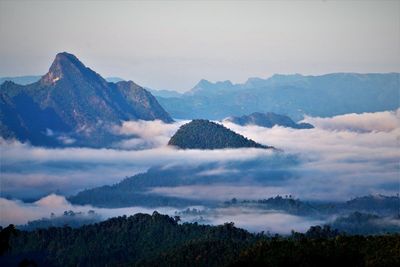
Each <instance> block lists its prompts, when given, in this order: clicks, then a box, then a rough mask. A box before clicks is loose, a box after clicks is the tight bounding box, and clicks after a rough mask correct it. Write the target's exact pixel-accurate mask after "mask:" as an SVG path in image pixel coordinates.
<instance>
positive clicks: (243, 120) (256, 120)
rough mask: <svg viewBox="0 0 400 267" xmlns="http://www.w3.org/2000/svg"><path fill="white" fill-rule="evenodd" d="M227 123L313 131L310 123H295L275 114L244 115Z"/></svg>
mask: <svg viewBox="0 0 400 267" xmlns="http://www.w3.org/2000/svg"><path fill="white" fill-rule="evenodd" d="M225 121H229V122H233V123H235V124H238V125H242V126H244V125H257V126H261V127H266V128H272V127H274V126H275V125H277V126H283V127H289V128H294V129H312V128H314V126H312V125H311V124H309V123H295V122H294V121H293V120H292V119H291V118H289V117H288V116H285V115H279V114H275V113H273V112H268V113H260V112H254V113H251V114H250V115H243V116H241V117H228V118H226V119H225Z"/></svg>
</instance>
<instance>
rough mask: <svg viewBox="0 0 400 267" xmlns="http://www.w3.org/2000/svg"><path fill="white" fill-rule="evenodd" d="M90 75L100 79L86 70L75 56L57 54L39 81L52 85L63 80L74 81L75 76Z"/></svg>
mask: <svg viewBox="0 0 400 267" xmlns="http://www.w3.org/2000/svg"><path fill="white" fill-rule="evenodd" d="M82 75H91V76H97V77H100V76H99V75H98V74H97V73H95V72H94V71H92V70H90V69H89V68H87V67H86V66H85V65H84V64H83V63H82V62H81V61H80V60H79V59H78V58H77V57H76V56H75V55H73V54H70V53H67V52H61V53H58V54H57V55H56V57H55V59H54V61H53V63H52V64H51V66H50V69H49V71H48V72H47V74H46V75H44V76H43V77H42V79H41V83H42V84H45V85H54V84H55V83H56V82H58V81H59V80H61V79H63V78H68V79H72V80H74V79H76V78H77V76H82Z"/></svg>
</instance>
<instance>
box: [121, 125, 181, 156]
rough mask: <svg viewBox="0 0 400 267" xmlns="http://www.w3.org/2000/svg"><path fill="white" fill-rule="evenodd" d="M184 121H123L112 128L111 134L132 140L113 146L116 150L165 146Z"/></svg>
mask: <svg viewBox="0 0 400 267" xmlns="http://www.w3.org/2000/svg"><path fill="white" fill-rule="evenodd" d="M184 123H186V121H177V122H174V123H164V122H162V121H160V120H155V121H143V120H138V121H125V122H123V123H122V125H121V126H114V127H113V132H114V133H116V134H118V135H124V136H131V137H134V138H131V139H128V140H123V141H121V142H118V143H116V144H114V146H115V147H116V148H122V149H143V148H154V147H159V146H163V145H164V146H165V145H167V144H168V141H169V139H170V138H171V136H172V135H173V134H174V133H175V132H176V131H177V130H178V128H179V127H180V126H181V125H182V124H184Z"/></svg>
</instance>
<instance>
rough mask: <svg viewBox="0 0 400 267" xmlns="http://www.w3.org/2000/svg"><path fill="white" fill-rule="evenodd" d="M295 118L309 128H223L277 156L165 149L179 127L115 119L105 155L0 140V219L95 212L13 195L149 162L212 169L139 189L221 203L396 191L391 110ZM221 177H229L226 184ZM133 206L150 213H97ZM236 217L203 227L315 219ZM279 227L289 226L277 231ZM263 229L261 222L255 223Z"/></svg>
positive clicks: (398, 130)
mask: <svg viewBox="0 0 400 267" xmlns="http://www.w3.org/2000/svg"><path fill="white" fill-rule="evenodd" d="M305 121H306V122H309V123H311V124H313V125H314V126H315V128H314V129H304V130H298V129H291V128H284V127H273V128H270V129H268V128H263V127H258V126H254V125H248V126H239V125H235V124H232V123H225V122H224V125H225V126H226V127H228V128H230V129H232V130H233V131H236V132H238V133H240V134H242V135H244V136H246V137H248V138H251V139H253V140H255V141H256V142H259V143H262V144H265V145H272V146H274V147H276V148H279V149H282V150H283V152H272V151H270V150H263V149H224V150H210V151H201V150H177V149H175V148H171V147H168V146H167V142H168V140H169V138H170V136H172V135H173V134H174V132H175V131H176V130H177V129H178V128H179V126H180V125H182V124H183V123H184V122H177V123H174V124H164V123H162V122H160V121H154V122H143V121H139V122H125V123H124V124H123V125H122V127H120V128H116V129H114V130H115V131H116V133H118V134H120V135H124V136H126V137H128V138H129V139H127V140H125V141H123V142H121V143H118V144H115V146H114V148H109V149H91V148H63V149H61V148H57V149H47V148H41V147H33V146H30V145H29V144H21V143H19V142H16V141H13V142H10V141H5V140H1V141H0V143H1V154H2V157H1V176H2V177H1V197H2V198H1V199H0V208H1V220H2V222H1V223H2V224H3V225H4V224H6V223H11V222H14V223H20V222H22V221H25V222H26V220H27V219H29V220H32V219H39V218H41V217H45V216H48V215H49V214H50V212H54V211H56V212H63V211H64V210H69V209H73V210H85V211H86V210H88V209H96V211H97V210H99V209H98V208H93V207H90V206H72V205H71V204H70V203H68V202H63V201H65V199H64V198H62V199H63V200H60V199H59V198H60V196H57V197H58V198H57V199H56V200H57V201H58V202H57V201H55V203H58V204H57V205H58V207H50V208H49V206H46V205H45V204H44V202H43V200H42V202H35V203H23V202H21V201H19V200H15V199H36V200H37V199H39V198H41V197H43V196H46V195H48V194H51V193H56V192H57V193H58V194H61V195H65V196H68V195H71V194H75V193H77V192H78V191H80V190H83V189H85V188H92V187H96V186H101V185H106V184H108V185H110V184H114V183H117V182H119V181H121V180H122V179H123V178H124V177H126V176H132V175H134V174H136V173H139V172H145V171H146V170H147V169H149V168H150V167H152V166H158V168H160V169H163V168H164V169H168V168H172V167H174V166H185V168H190V167H191V166H193V169H194V170H195V169H196V167H197V166H212V168H210V169H207V170H205V169H202V168H197V169H196V170H197V171H196V172H195V173H193V174H192V176H191V179H197V178H198V179H200V178H201V179H210V181H211V182H210V183H209V184H185V185H177V186H170V187H168V186H155V187H152V188H149V189H148V192H146V193H147V194H156V195H165V196H175V197H182V198H191V199H212V200H217V201H224V200H229V199H231V198H233V197H235V198H239V199H260V198H267V197H271V196H275V195H277V194H280V195H284V194H291V195H294V196H295V197H298V198H300V199H302V200H303V199H304V200H348V199H350V198H352V197H356V196H362V195H368V194H376V193H382V194H386V195H394V194H396V193H398V190H399V164H398V162H399V159H400V149H399V136H400V111H399V110H397V111H392V112H389V111H386V112H377V113H364V114H346V115H341V116H336V117H332V118H312V117H306V119H305ZM138 149H140V150H138ZM207 164H209V165H207ZM271 170H273V172H272V171H271ZM218 177H223V178H224V179H223V182H221V181H218ZM271 177H276V178H277V179H275V180H274V179H272V178H271ZM227 178H231V180H229V182H226V181H227ZM236 178H237V179H238V180H237V183H235V180H234V179H236ZM278 178H279V179H278ZM212 179H214V180H212ZM250 181H252V182H250ZM254 181H255V182H256V183H254ZM5 198H9V199H14V200H7V199H5ZM53 198H55V196H54V195H52V199H53ZM157 209H158V210H159V212H165V213H168V214H173V212H174V209H173V208H165V210H160V209H159V208H157ZM100 210H101V209H100ZM141 210H142V211H145V212H149V213H150V212H152V211H153V210H154V208H138V207H136V208H132V209H131V210H129V209H128V208H127V209H126V210H125V209H115V210H114V209H103V213H104V214H109V215H110V216H111V215H113V214H115V215H122V214H123V213H124V212H127V213H129V214H132V212H141ZM106 211H107V212H106ZM113 211H115V213H112V212H113ZM243 212H244V211H237V213H235V212H233V210H224V211H222V210H221V215H220V217H219V215H215V216H214V217H210V218H209V220H210V222H212V223H223V222H226V221H234V222H235V223H236V225H238V226H243V227H245V228H248V229H262V230H264V231H267V230H271V232H272V231H276V232H285V231H290V230H291V229H289V228H291V227H293V226H295V225H298V229H296V228H294V227H293V228H292V229H296V230H302V229H306V228H307V227H308V226H309V225H312V224H316V223H318V222H317V221H315V220H308V219H305V218H300V217H297V216H293V215H288V214H280V213H279V212H277V213H268V214H263V215H260V212H258V211H257V212H253V213H252V214H253V215H254V216H250V215H248V214H244V213H243ZM105 217H107V216H106V215H105ZM21 218H22V219H21ZM277 222H280V223H277ZM285 222H290V223H288V224H287V225H286V224H285ZM263 223H264V224H265V225H267V226H266V227H264V228H263V227H261V226H260V227H258V226H259V225H261V224H263ZM274 223H275V225H280V226H279V227H282V229H278V228H277V227H278V226H276V227H275V228H268V227H273V226H270V225H273V224H274ZM246 224H247V227H246Z"/></svg>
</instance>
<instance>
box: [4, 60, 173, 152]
mask: <svg viewBox="0 0 400 267" xmlns="http://www.w3.org/2000/svg"><path fill="white" fill-rule="evenodd" d="M0 104H1V112H0V133H1V136H2V137H3V138H16V139H19V140H21V141H29V142H31V143H32V144H34V145H47V146H58V145H72V144H74V145H83V146H102V145H104V144H106V143H107V142H111V141H113V140H112V139H113V138H115V137H113V135H112V134H111V132H110V131H111V128H112V127H111V126H112V125H118V124H120V123H121V121H125V120H139V119H140V120H156V119H158V120H161V121H163V122H166V123H169V122H172V121H173V120H172V118H171V117H170V116H169V114H168V113H167V112H166V111H165V110H164V109H163V108H162V107H161V106H160V104H159V103H158V102H157V100H156V99H155V98H154V97H153V95H151V93H149V92H148V91H146V90H145V89H143V88H142V87H140V86H139V85H137V84H135V83H134V82H132V81H129V82H125V81H121V82H117V83H110V82H107V81H106V80H105V79H103V78H102V77H101V76H100V75H99V74H97V73H96V72H94V71H92V70H91V69H90V68H87V67H86V66H85V65H83V64H82V62H80V61H79V60H78V58H76V57H75V56H74V55H72V54H68V53H65V52H64V53H59V54H57V56H56V58H55V60H54V62H53V64H52V65H51V67H50V69H49V72H48V73H47V74H45V75H44V76H43V77H42V78H41V79H40V80H39V81H37V82H35V83H32V84H29V85H25V86H23V85H18V84H15V83H13V82H9V81H6V82H4V83H3V84H2V85H1V88H0Z"/></svg>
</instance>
